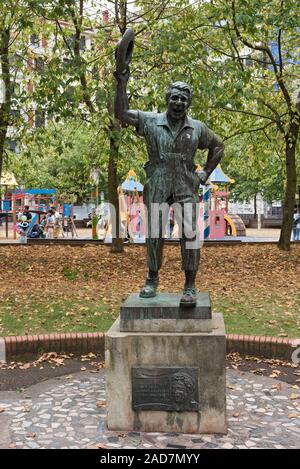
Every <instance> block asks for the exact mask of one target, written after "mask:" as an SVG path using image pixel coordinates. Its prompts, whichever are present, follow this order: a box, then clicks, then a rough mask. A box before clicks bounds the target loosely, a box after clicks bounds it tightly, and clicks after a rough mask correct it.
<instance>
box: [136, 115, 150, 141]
mask: <svg viewBox="0 0 300 469" xmlns="http://www.w3.org/2000/svg"><path fill="white" fill-rule="evenodd" d="M146 114H147V113H146V112H143V111H138V124H137V127H136V131H137V134H138V135H140V137H144V136H145V120H146Z"/></svg>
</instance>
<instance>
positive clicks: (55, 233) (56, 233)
mask: <svg viewBox="0 0 300 469" xmlns="http://www.w3.org/2000/svg"><path fill="white" fill-rule="evenodd" d="M52 211H53V215H54V230H53V236H54V238H58V237H59V235H60V231H61V229H62V223H61V215H60V213H59V211H58V210H56V207H52Z"/></svg>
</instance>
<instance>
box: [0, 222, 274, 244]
mask: <svg viewBox="0 0 300 469" xmlns="http://www.w3.org/2000/svg"><path fill="white" fill-rule="evenodd" d="M77 234H78V237H79V238H80V239H91V238H92V231H91V229H90V228H78V229H77ZM279 235H280V230H279V229H276V228H275V229H274V228H268V229H261V230H258V229H255V228H247V236H246V237H245V236H244V237H233V236H227V237H226V238H225V239H226V240H241V241H243V242H266V241H273V242H274V241H278V239H279ZM66 239H71V236H70V235H69V237H68V238H67V237H66ZM107 241H108V242H111V238H109V237H108V238H107ZM7 242H9V243H19V240H18V239H16V240H14V239H13V235H12V230H11V229H10V231H9V238H6V235H5V226H4V224H2V226H0V243H7ZM144 242H145V239H144V237H142V238H138V237H136V238H135V243H138V244H140V243H144Z"/></svg>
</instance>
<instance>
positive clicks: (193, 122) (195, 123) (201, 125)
mask: <svg viewBox="0 0 300 469" xmlns="http://www.w3.org/2000/svg"><path fill="white" fill-rule="evenodd" d="M189 122H190V124H191V126H192V127H194V129H197V130H198V132H199V133H201V132H202V131H203V129H204V128H205V124H204V122H202V121H200V120H198V119H193V118H192V117H189Z"/></svg>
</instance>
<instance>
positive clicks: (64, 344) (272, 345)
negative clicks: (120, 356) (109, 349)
mask: <svg viewBox="0 0 300 469" xmlns="http://www.w3.org/2000/svg"><path fill="white" fill-rule="evenodd" d="M0 342H1V344H2V348H1V350H2V354H1V356H2V359H3V357H6V360H10V359H12V358H15V357H20V356H22V355H31V356H32V355H38V354H39V353H41V352H56V353H63V352H65V353H68V352H69V353H71V352H73V353H77V354H81V355H84V354H86V353H89V352H94V353H98V354H99V355H100V357H102V358H103V359H104V349H105V333H103V332H79V333H68V334H56V333H55V334H43V335H25V336H8V337H3V338H0ZM226 346H227V353H230V352H238V353H240V354H241V355H250V356H257V357H265V358H278V359H284V360H291V359H292V354H293V352H294V351H295V349H296V348H297V347H299V346H300V339H286V338H281V337H267V336H252V335H238V334H227V335H226ZM0 360H1V357H0Z"/></svg>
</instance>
